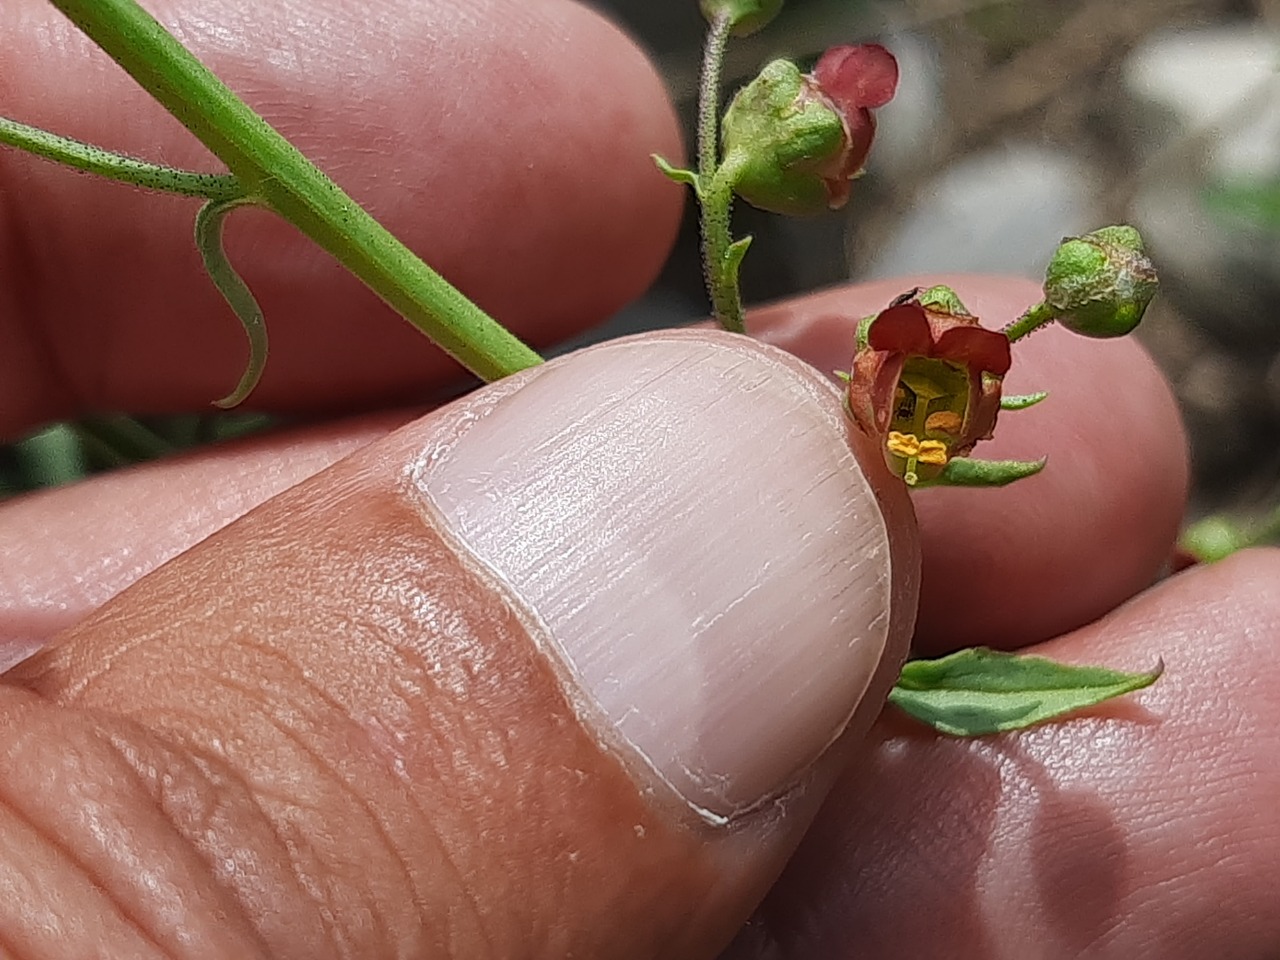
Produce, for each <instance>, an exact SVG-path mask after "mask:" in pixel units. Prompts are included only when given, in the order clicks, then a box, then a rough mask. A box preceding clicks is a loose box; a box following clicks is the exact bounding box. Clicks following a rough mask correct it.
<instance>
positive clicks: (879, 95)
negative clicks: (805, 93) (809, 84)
mask: <svg viewBox="0 0 1280 960" xmlns="http://www.w3.org/2000/svg"><path fill="white" fill-rule="evenodd" d="M813 79H814V80H815V81H816V82H817V84H818V88H819V89H820V90H821V91H822V92H823V93H824V94H826V95H827V96H828V97H830V98H831V100H832V101H833V102H834V103H836V104H837V105H839V106H840V108H841V110H842V112H843V113H845V114H846V115H849V114H852V113H853V112H854V111H855V110H858V109H861V108H863V107H883V106H884V105H885V104H886V103H888V102H889V101H890V100H892V99H893V94H894V92H895V91H896V90H897V89H898V61H897V60H895V59H894V57H893V54H892V53H890V52H889V51H888V50H886V49H885V48H884V47H882V46H880V44H878V43H864V44H860V45H858V46H851V47H850V46H846V47H832V48H831V49H830V50H828V51H827V52H826V53H824V54H823V55H822V56H821V57H819V58H818V62H817V64H815V65H814V68H813Z"/></svg>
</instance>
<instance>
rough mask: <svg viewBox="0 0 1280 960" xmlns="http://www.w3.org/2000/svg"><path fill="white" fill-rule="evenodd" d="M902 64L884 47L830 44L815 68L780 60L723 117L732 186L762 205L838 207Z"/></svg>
mask: <svg viewBox="0 0 1280 960" xmlns="http://www.w3.org/2000/svg"><path fill="white" fill-rule="evenodd" d="M897 85H898V64H897V61H896V60H895V59H894V58H893V54H891V53H889V51H888V50H886V49H885V48H884V47H882V46H880V45H878V44H865V45H862V46H854V47H833V48H832V49H830V50H828V51H827V52H826V53H824V54H823V55H822V57H821V58H820V59H819V60H818V63H817V64H816V65H815V67H814V71H813V73H812V74H803V73H801V72H800V69H799V68H798V67H797V66H796V65H795V64H793V63H790V62H789V61H786V60H775V61H773V62H772V63H770V64H768V65H767V66H766V67H765V68H764V70H762V71H761V72H760V75H759V76H758V77H756V78H755V80H753V81H752V82H751V83H750V84H748V85H747V86H746V87H744V88H743V89H742V90H740V91H739V92H738V95H737V96H736V97H734V99H733V102H732V103H731V104H730V105H729V109H728V111H727V112H726V114H725V117H724V127H723V131H724V132H723V148H724V163H725V166H726V167H728V168H729V169H731V170H733V173H734V179H733V182H734V192H735V193H737V194H738V196H740V197H742V199H744V200H746V201H747V202H748V203H750V204H752V205H753V206H756V207H760V208H761V209H762V210H769V211H771V212H773V213H782V214H788V215H791V216H803V215H805V214H813V213H820V212H822V211H823V210H826V209H833V210H834V209H839V208H840V207H842V206H843V205H844V203H845V201H847V200H848V199H849V181H850V180H852V179H853V178H855V177H857V176H859V175H860V174H861V173H862V170H863V167H864V165H865V164H866V161H867V155H868V153H869V152H870V150H871V142H872V139H873V137H874V136H875V127H876V125H875V117H874V116H873V115H872V113H871V111H872V110H873V109H874V108H876V107H880V106H883V105H884V104H886V103H888V102H889V100H890V99H892V97H893V94H894V92H895V90H896V89H897Z"/></svg>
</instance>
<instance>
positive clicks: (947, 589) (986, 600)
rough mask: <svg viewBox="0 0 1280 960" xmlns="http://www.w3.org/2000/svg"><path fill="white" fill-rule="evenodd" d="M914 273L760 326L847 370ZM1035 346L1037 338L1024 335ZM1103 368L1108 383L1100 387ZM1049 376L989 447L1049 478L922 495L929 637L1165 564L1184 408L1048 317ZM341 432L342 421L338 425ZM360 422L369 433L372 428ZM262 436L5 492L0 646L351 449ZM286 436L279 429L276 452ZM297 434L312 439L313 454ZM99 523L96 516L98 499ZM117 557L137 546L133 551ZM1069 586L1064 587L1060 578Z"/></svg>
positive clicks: (17, 646)
mask: <svg viewBox="0 0 1280 960" xmlns="http://www.w3.org/2000/svg"><path fill="white" fill-rule="evenodd" d="M943 279H945V280H946V281H948V282H951V283H952V284H954V285H955V286H956V288H957V289H958V290H959V291H960V293H961V295H962V296H963V297H964V299H965V301H966V302H967V303H968V305H969V307H970V309H972V310H974V311H975V312H979V313H981V314H983V315H985V316H986V317H988V318H995V319H997V320H998V319H999V318H1002V317H1006V316H1011V315H1012V314H1014V313H1015V312H1017V311H1019V310H1021V309H1022V307H1020V306H1018V305H1019V304H1023V305H1025V303H1026V302H1027V301H1028V299H1029V298H1030V297H1031V296H1032V295H1033V294H1034V288H1032V287H1031V285H1030V284H1028V283H1026V282H1025V281H1019V280H1009V279H998V278H992V277H949V278H943ZM913 282H918V281H913V280H911V279H904V280H898V281H892V282H888V283H877V284H870V285H862V286H849V287H841V288H837V289H835V290H832V291H830V292H826V293H822V294H818V295H815V296H810V297H804V298H800V299H796V300H791V301H787V302H785V303H782V304H778V305H775V306H772V307H768V308H764V309H762V310H760V311H758V312H756V313H754V314H753V315H752V319H751V323H752V329H753V330H755V331H758V333H759V335H760V338H761V339H763V340H766V341H769V342H772V343H774V344H775V345H777V346H781V347H783V348H784V349H787V350H789V351H791V352H793V353H796V354H797V355H799V356H800V357H801V358H803V359H805V360H808V361H809V362H810V363H812V364H813V365H815V366H816V367H817V368H818V369H819V370H823V371H828V370H835V369H845V368H847V366H848V363H849V359H850V357H851V355H852V336H853V335H852V329H853V322H854V321H853V319H851V318H856V317H858V316H861V315H862V314H865V313H869V312H871V311H873V310H875V309H878V307H879V306H883V305H884V304H885V303H887V302H888V301H889V300H890V299H892V296H893V295H894V294H893V293H892V291H895V290H897V291H898V292H901V289H907V288H909V287H910V286H911V285H912V284H913ZM1024 350H1025V351H1026V352H1025V353H1024V352H1023V351H1024ZM1095 384H1105V385H1106V387H1105V389H1095V387H1094V385H1095ZM1036 389H1048V390H1050V391H1051V399H1050V400H1046V401H1045V402H1044V403H1043V404H1041V405H1040V406H1039V407H1036V408H1033V409H1031V410H1027V411H1023V412H1019V413H1006V414H1004V415H1003V417H1002V419H1001V421H1000V424H999V435H998V437H997V439H996V440H994V441H992V442H991V443H989V444H983V445H980V446H979V447H978V450H977V453H978V455H980V456H987V455H988V453H987V451H988V450H992V451H996V452H995V453H993V454H990V455H992V456H1013V457H1028V458H1032V457H1036V456H1040V455H1042V454H1045V453H1048V454H1049V455H1050V457H1051V465H1050V466H1049V467H1048V468H1047V469H1046V471H1045V473H1044V474H1043V475H1042V476H1041V477H1037V478H1035V479H1032V480H1028V481H1023V482H1022V483H1019V484H1016V485H1014V486H1012V487H1008V488H1005V489H1002V490H929V491H922V492H920V493H918V494H916V495H914V497H913V503H914V506H915V509H916V511H917V513H918V515H919V518H920V524H921V536H922V540H923V550H924V555H923V556H924V559H923V563H924V573H923V575H924V581H923V584H922V594H921V601H920V602H921V608H920V618H919V622H918V625H917V636H916V646H917V648H918V649H919V650H920V651H921V652H922V653H927V654H932V653H939V652H944V651H946V650H950V649H955V648H957V647H961V646H966V645H975V644H986V645H991V646H1006V647H1012V646H1019V645H1024V644H1027V643H1034V642H1036V641H1038V640H1043V639H1047V638H1048V637H1050V636H1053V635H1054V634H1056V633H1060V632H1062V631H1064V630H1067V629H1071V628H1073V627H1076V626H1079V625H1080V624H1082V623H1087V622H1089V621H1090V620H1093V619H1095V618H1096V617H1098V616H1100V615H1101V614H1102V613H1104V612H1105V611H1106V610H1108V609H1110V608H1111V607H1114V606H1115V605H1116V604H1118V603H1121V602H1123V601H1124V600H1125V599H1127V598H1128V597H1130V596H1132V595H1133V594H1135V593H1137V592H1138V591H1139V590H1141V589H1143V588H1144V587H1146V586H1147V585H1148V584H1150V583H1151V582H1152V581H1153V580H1154V579H1155V578H1156V577H1157V576H1158V575H1159V574H1160V572H1161V570H1162V568H1163V566H1164V564H1165V562H1166V560H1167V558H1168V556H1169V550H1170V547H1171V545H1172V542H1173V538H1174V536H1175V535H1176V530H1177V525H1178V521H1179V519H1180V517H1181V515H1182V509H1183V502H1184V496H1185V484H1186V477H1187V472H1186V470H1187V467H1186V459H1185V444H1184V440H1183V434H1182V427H1181V423H1180V421H1179V418H1178V414H1177V410H1176V408H1175V407H1174V406H1173V402H1172V400H1171V398H1170V396H1169V393H1168V388H1167V386H1166V385H1165V383H1164V381H1163V379H1162V378H1161V376H1160V374H1159V373H1158V371H1156V369H1155V367H1154V365H1153V364H1152V362H1151V360H1150V358H1149V357H1148V356H1147V355H1146V354H1145V353H1144V352H1143V351H1142V350H1141V348H1140V347H1138V346H1136V345H1134V344H1132V343H1129V342H1121V343H1114V342H1113V343H1104V342H1100V341H1093V340H1084V339H1082V338H1077V337H1069V336H1066V335H1055V334H1054V332H1053V331H1047V332H1044V333H1040V334H1036V335H1035V336H1033V337H1032V338H1031V339H1030V340H1029V341H1028V342H1026V343H1025V344H1021V345H1019V347H1018V348H1017V350H1016V351H1015V362H1014V368H1013V371H1012V372H1011V373H1010V375H1009V392H1010V393H1016V392H1022V391H1026V392H1030V391H1032V390H1036ZM332 429H333V430H334V431H335V432H336V433H337V434H342V433H345V431H346V430H347V428H345V427H342V426H334V427H333V428H332ZM350 429H352V430H353V431H355V432H356V433H357V434H359V435H360V436H364V437H366V439H367V435H366V434H365V433H364V432H363V428H361V427H357V426H353V427H351V428H350ZM314 436H315V437H317V439H316V440H314V441H313V440H308V439H303V438H298V439H296V440H295V439H293V438H291V437H290V435H288V434H283V435H280V436H279V437H277V438H275V439H272V438H261V439H259V440H257V441H255V442H254V443H253V445H252V447H250V448H248V449H249V451H250V454H249V455H250V456H251V459H249V460H247V461H246V460H242V459H240V455H239V454H238V453H237V452H236V451H238V450H240V449H241V448H240V447H238V446H234V445H233V446H229V447H226V448H223V449H225V451H226V456H225V457H224V456H223V455H222V452H221V451H220V450H219V449H217V448H215V449H213V450H208V451H204V452H201V453H199V454H197V455H196V457H195V458H194V459H188V460H179V461H161V462H158V463H154V464H149V465H147V466H146V467H144V468H141V469H139V470H135V471H133V472H132V473H129V474H118V475H113V476H109V477H103V478H95V479H92V480H90V481H88V482H87V483H85V484H81V485H79V486H77V487H72V488H67V489H62V490H55V491H48V492H46V493H43V494H41V495H40V497H38V498H28V499H25V500H19V501H16V502H12V503H8V504H5V505H0V582H3V583H6V584H8V585H9V588H8V590H7V592H6V594H5V597H6V599H5V600H3V601H0V604H2V605H0V650H3V649H4V647H5V645H6V644H7V646H8V649H9V651H10V656H11V657H12V656H16V655H17V654H18V653H19V652H25V651H26V650H29V649H31V647H32V646H34V645H36V644H38V643H39V642H41V641H42V640H44V639H46V638H47V637H48V636H49V635H50V634H51V633H52V632H53V630H54V629H58V628H61V627H63V626H66V625H68V624H70V623H73V622H75V621H76V620H77V619H79V618H80V617H83V616H84V615H85V614H87V613H88V612H89V610H91V609H93V608H94V607H95V606H96V605H97V604H100V603H101V602H103V601H104V600H105V599H106V598H107V597H108V596H111V595H113V594H114V593H115V592H117V591H119V590H120V589H123V588H124V587H125V586H126V585H127V584H128V583H129V582H132V580H133V579H135V578H136V577H138V576H141V575H142V574H143V573H145V572H146V571H147V570H149V569H151V568H153V567H154V566H156V565H157V564H158V563H160V562H162V561H163V560H165V559H167V558H169V557H171V556H174V555H175V554H177V553H178V552H180V551H181V550H182V549H185V548H186V547H187V546H190V545H191V544H192V543H194V542H196V540H198V539H199V538H200V537H202V536H205V535H207V534H208V533H210V532H212V531H213V530H215V529H217V528H218V527H219V526H221V525H222V524H224V523H227V522H229V521H230V520H232V519H233V518H234V517H236V516H239V514H240V513H242V512H243V511H244V510H245V509H248V507H250V506H252V505H253V504H255V503H257V502H260V501H261V500H263V499H266V497H268V496H270V495H272V494H274V493H276V492H278V491H279V490H281V489H283V488H284V487H285V486H287V485H288V484H289V483H292V482H296V481H297V480H301V479H303V477H304V476H308V475H310V473H312V472H314V470H316V469H319V467H320V466H323V465H325V464H327V463H328V462H331V460H332V459H336V458H337V456H338V455H340V454H341V453H345V452H347V450H349V449H350V447H349V446H347V445H346V441H343V440H340V439H339V438H338V437H337V436H335V438H334V441H333V442H334V449H333V452H332V454H331V455H328V454H325V453H324V451H323V446H322V445H321V444H322V443H323V441H322V440H321V439H319V438H320V437H322V436H323V434H316V435H314ZM273 443H278V444H279V445H280V447H279V450H278V452H276V453H275V454H274V455H273V453H272V445H273ZM295 444H302V445H303V446H304V447H305V449H306V450H307V451H309V452H308V453H307V454H306V455H305V456H304V455H301V454H300V453H299V452H298V449H297V447H296V446H295ZM88 510H94V511H95V514H96V515H97V516H98V517H99V519H95V528H94V529H93V530H90V531H88V532H85V531H84V522H83V520H82V518H83V516H84V515H85V511H88ZM122 557H125V558H127V559H126V560H125V561H124V562H122V559H121V558H122ZM1064 585H1068V586H1064Z"/></svg>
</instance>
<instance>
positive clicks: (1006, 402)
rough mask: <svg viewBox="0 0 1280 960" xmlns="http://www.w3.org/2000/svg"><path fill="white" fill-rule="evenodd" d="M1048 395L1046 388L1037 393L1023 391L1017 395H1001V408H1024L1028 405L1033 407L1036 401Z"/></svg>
mask: <svg viewBox="0 0 1280 960" xmlns="http://www.w3.org/2000/svg"><path fill="white" fill-rule="evenodd" d="M1048 395H1049V392H1048V391H1047V390H1041V391H1040V392H1039V393H1024V394H1021V395H1019V396H1013V397H1001V398H1000V409H1001V410H1026V409H1027V408H1028V407H1034V406H1035V405H1036V404H1037V403H1039V402H1040V401H1041V400H1043V399H1044V398H1045V397H1047V396H1048Z"/></svg>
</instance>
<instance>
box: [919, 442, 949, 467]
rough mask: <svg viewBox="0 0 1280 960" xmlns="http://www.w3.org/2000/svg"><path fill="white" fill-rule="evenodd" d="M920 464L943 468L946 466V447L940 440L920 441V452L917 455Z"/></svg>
mask: <svg viewBox="0 0 1280 960" xmlns="http://www.w3.org/2000/svg"><path fill="white" fill-rule="evenodd" d="M917 456H918V457H919V458H920V462H921V463H928V464H932V465H933V466H935V467H945V466H946V465H947V460H948V459H949V458H948V456H947V445H946V444H945V443H943V442H942V441H941V440H921V441H920V452H919V453H918V454H917Z"/></svg>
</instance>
